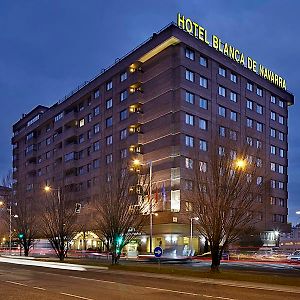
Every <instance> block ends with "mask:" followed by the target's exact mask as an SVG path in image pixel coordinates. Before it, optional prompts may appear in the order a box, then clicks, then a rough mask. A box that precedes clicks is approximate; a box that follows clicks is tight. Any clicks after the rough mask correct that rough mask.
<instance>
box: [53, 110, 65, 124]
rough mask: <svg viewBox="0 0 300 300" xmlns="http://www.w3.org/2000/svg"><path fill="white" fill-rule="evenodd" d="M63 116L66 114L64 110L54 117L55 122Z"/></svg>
mask: <svg viewBox="0 0 300 300" xmlns="http://www.w3.org/2000/svg"><path fill="white" fill-rule="evenodd" d="M63 116H64V112H61V113H59V114H58V115H56V116H55V117H54V122H57V121H59V120H60V119H62V118H63Z"/></svg>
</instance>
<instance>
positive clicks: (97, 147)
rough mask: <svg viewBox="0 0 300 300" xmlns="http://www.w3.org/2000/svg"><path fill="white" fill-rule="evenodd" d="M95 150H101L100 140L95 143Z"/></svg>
mask: <svg viewBox="0 0 300 300" xmlns="http://www.w3.org/2000/svg"><path fill="white" fill-rule="evenodd" d="M93 150H94V151H99V150H100V141H97V142H95V143H94V144H93Z"/></svg>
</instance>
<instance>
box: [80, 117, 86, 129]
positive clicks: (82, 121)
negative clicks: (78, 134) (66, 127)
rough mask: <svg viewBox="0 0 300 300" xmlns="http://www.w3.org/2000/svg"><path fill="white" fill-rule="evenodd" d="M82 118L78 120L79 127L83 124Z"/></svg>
mask: <svg viewBox="0 0 300 300" xmlns="http://www.w3.org/2000/svg"><path fill="white" fill-rule="evenodd" d="M84 123H85V122H84V119H81V120H79V127H82V126H84Z"/></svg>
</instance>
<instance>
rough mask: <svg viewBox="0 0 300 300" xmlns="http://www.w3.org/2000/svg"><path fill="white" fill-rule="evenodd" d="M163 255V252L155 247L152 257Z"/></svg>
mask: <svg viewBox="0 0 300 300" xmlns="http://www.w3.org/2000/svg"><path fill="white" fill-rule="evenodd" d="M162 253H163V250H162V248H161V247H155V249H154V256H155V257H161V256H162Z"/></svg>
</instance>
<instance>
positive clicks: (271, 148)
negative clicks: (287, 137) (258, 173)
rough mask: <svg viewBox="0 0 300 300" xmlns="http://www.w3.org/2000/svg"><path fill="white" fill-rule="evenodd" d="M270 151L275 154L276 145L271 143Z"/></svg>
mask: <svg viewBox="0 0 300 300" xmlns="http://www.w3.org/2000/svg"><path fill="white" fill-rule="evenodd" d="M270 153H271V154H273V155H276V147H275V146H273V145H271V146H270Z"/></svg>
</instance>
